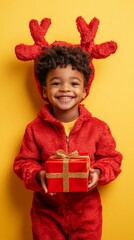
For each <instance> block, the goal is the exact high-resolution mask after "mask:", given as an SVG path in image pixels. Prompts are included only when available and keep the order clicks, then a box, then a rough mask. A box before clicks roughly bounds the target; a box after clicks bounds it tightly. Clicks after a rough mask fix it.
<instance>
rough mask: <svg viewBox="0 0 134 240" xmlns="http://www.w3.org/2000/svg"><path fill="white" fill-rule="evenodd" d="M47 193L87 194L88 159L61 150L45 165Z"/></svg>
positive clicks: (75, 153)
mask: <svg viewBox="0 0 134 240" xmlns="http://www.w3.org/2000/svg"><path fill="white" fill-rule="evenodd" d="M45 170H46V178H47V187H48V192H52V193H53V192H54V193H55V192H87V191H88V175H89V157H88V156H79V155H78V152H77V151H75V152H73V153H71V154H69V155H66V154H65V153H64V152H63V151H62V150H59V151H57V153H56V155H54V156H52V157H51V158H49V159H48V160H47V161H46V163H45Z"/></svg>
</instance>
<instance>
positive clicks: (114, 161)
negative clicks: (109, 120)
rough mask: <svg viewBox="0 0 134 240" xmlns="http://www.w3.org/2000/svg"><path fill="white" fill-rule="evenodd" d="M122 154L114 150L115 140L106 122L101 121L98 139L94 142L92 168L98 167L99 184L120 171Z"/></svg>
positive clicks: (108, 180)
mask: <svg viewBox="0 0 134 240" xmlns="http://www.w3.org/2000/svg"><path fill="white" fill-rule="evenodd" d="M121 161H122V154H121V153H119V152H118V151H116V142H115V140H114V138H113V137H112V135H111V131H110V129H109V127H108V126H107V124H105V123H103V127H102V131H101V134H100V136H99V140H98V142H97V144H96V153H95V163H94V164H93V166H92V167H93V168H99V169H100V170H101V175H100V179H99V184H101V185H104V184H107V183H109V182H111V181H112V180H114V179H115V178H116V177H117V176H118V175H119V173H120V172H121V169H120V166H121Z"/></svg>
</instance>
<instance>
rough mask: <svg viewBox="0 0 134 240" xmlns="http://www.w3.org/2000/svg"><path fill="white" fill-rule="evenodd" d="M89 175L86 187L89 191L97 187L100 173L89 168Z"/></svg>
mask: <svg viewBox="0 0 134 240" xmlns="http://www.w3.org/2000/svg"><path fill="white" fill-rule="evenodd" d="M89 174H90V175H89V180H90V182H89V185H88V189H89V190H91V189H93V188H95V187H96V186H97V184H98V181H99V176H100V174H101V171H100V170H99V169H95V168H90V172H89Z"/></svg>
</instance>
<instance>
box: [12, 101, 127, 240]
mask: <svg viewBox="0 0 134 240" xmlns="http://www.w3.org/2000/svg"><path fill="white" fill-rule="evenodd" d="M51 112H52V107H51V105H49V104H48V105H46V106H44V107H43V108H42V110H41V111H40V112H39V114H38V117H37V118H36V119H35V120H34V121H32V122H31V123H30V124H29V125H28V126H27V128H26V131H25V135H24V138H23V142H22V146H21V149H20V152H19V154H18V155H17V157H16V159H15V162H14V171H15V173H16V174H17V175H18V176H19V177H20V178H21V179H22V180H23V181H24V183H25V186H26V188H28V189H31V190H33V191H34V197H33V198H34V199H33V206H32V212H31V216H32V221H33V232H40V231H41V232H40V233H38V236H39V237H38V238H37V236H36V238H35V239H39V240H40V239H42V240H43V239H45V238H42V237H41V236H42V231H43V230H40V229H42V228H41V226H40V224H41V222H40V220H39V219H41V217H43V216H42V215H40V214H41V212H43V213H44V214H45V213H47V215H49V216H53V218H55V219H59V218H60V217H59V215H60V214H59V212H62V214H63V211H64V210H65V206H66V205H69V204H71V205H70V206H71V209H72V212H71V214H72V215H73V216H74V214H75V213H76V216H77V212H79V211H81V209H83V211H84V212H85V213H86V216H87V218H88V217H89V215H93V216H94V218H95V219H96V221H100V223H99V224H100V225H101V217H100V218H99V217H98V216H101V202H100V198H99V194H98V191H97V189H95V190H93V191H89V192H88V193H58V194H56V195H54V196H50V195H49V194H45V193H44V192H43V190H42V188H41V186H40V184H39V183H38V182H37V181H36V174H37V172H39V171H40V170H44V163H45V161H46V160H47V159H48V158H49V157H50V156H52V155H54V154H55V152H56V150H58V149H63V150H64V151H65V152H67V151H68V153H71V152H73V151H75V150H77V151H78V152H79V154H80V155H83V154H84V155H85V154H86V155H89V156H90V164H91V167H92V168H99V169H100V170H101V175H100V179H99V184H101V185H104V184H107V183H109V182H110V181H112V180H114V179H115V178H116V177H117V176H118V174H119V173H120V172H121V170H120V165H121V160H122V155H121V154H120V153H119V152H117V151H116V143H115V140H114V139H113V137H112V135H111V132H110V130H109V127H108V126H107V124H106V123H104V122H103V121H101V120H99V119H97V118H95V117H93V116H92V115H91V114H90V113H89V112H88V110H87V109H86V108H85V107H84V105H82V104H80V105H79V112H80V116H79V118H78V120H77V121H76V123H75V125H74V127H73V129H72V130H71V132H70V135H69V138H68V139H67V138H66V134H65V130H64V127H63V125H62V123H61V122H59V121H58V120H56V119H55V118H54V117H53V115H52V113H51ZM96 197H97V199H98V200H97V201H96V200H95V199H96ZM91 199H92V200H93V202H92V204H91ZM97 205H98V206H97ZM55 206H56V207H55ZM73 207H74V208H75V211H74V209H73ZM96 207H97V209H98V214H99V215H94V212H92V211H96V210H95V209H96ZM63 209H64V210H63ZM56 212H57V214H58V215H55V214H56ZM65 212H66V213H65V215H69V213H68V212H67V210H65ZM63 215H64V214H63ZM72 215H71V216H72ZM54 216H55V217H54ZM83 216H85V215H83ZM86 216H85V218H86ZM44 217H45V215H44ZM77 218H78V216H77ZM74 219H75V221H74ZM79 219H80V216H79ZM82 219H83V217H82ZM95 219H94V220H95ZM56 221H59V222H60V223H61V219H60V220H56ZM64 221H65V219H64ZM81 221H83V220H80V222H81ZM65 222H66V223H67V222H68V221H67V220H66V221H65ZM65 222H64V223H65ZM73 222H74V224H73ZM73 222H72V225H71V226H73V227H74V225H77V224H78V223H79V220H78V219H77V220H76V217H73ZM42 223H43V220H42ZM68 224H71V223H70V220H69V222H68ZM63 225H66V224H63ZM93 225H94V227H95V222H94V221H93ZM69 226H70V225H69ZM64 227H65V226H64ZM66 228H67V226H66ZM34 229H36V230H34ZM67 229H69V227H68V228H67ZM100 229H101V227H100ZM68 231H69V230H68ZM94 231H95V232H96V230H94ZM99 231H100V232H101V230H99ZM99 234H100V233H99ZM92 237H93V235H92ZM92 239H95V240H96V239H100V238H97V237H96V238H95V237H94V238H92Z"/></svg>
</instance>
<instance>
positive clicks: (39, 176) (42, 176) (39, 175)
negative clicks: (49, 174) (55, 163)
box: [36, 170, 56, 196]
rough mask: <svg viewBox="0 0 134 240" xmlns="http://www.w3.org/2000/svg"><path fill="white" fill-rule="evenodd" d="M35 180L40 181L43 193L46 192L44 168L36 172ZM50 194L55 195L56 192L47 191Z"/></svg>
mask: <svg viewBox="0 0 134 240" xmlns="http://www.w3.org/2000/svg"><path fill="white" fill-rule="evenodd" d="M36 178H37V181H40V184H41V186H42V188H43V190H44V192H45V193H48V189H47V185H46V172H45V171H44V170H41V171H40V172H38V173H37V176H36ZM49 194H50V195H52V196H53V195H55V194H56V193H49Z"/></svg>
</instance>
